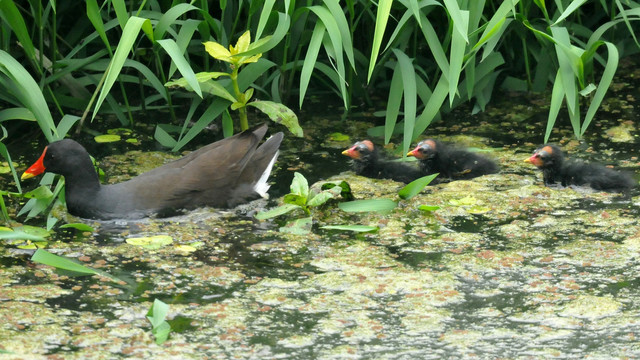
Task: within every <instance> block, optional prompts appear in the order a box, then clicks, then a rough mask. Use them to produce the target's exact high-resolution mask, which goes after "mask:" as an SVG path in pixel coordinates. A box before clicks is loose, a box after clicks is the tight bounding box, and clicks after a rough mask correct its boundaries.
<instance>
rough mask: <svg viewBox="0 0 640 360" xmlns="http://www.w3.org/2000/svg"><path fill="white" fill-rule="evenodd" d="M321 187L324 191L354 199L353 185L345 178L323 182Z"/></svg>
mask: <svg viewBox="0 0 640 360" xmlns="http://www.w3.org/2000/svg"><path fill="white" fill-rule="evenodd" d="M320 189H322V190H324V191H330V192H331V193H333V194H334V195H335V196H337V195H340V196H342V198H343V199H345V200H347V201H351V200H353V199H354V197H353V193H352V192H351V185H349V183H348V182H346V181H344V180H342V181H335V182H327V183H324V184H322V186H321V187H320Z"/></svg>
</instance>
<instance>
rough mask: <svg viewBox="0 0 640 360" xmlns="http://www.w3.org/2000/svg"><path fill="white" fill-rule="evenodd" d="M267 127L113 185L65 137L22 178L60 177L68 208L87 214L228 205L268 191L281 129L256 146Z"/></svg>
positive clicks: (134, 214) (121, 215)
mask: <svg viewBox="0 0 640 360" xmlns="http://www.w3.org/2000/svg"><path fill="white" fill-rule="evenodd" d="M266 131H267V126H266V125H262V126H259V127H256V128H253V129H249V130H246V131H243V132H241V133H239V134H237V135H235V136H232V137H229V138H226V139H223V140H220V141H217V142H214V143H212V144H209V145H207V146H204V147H202V148H200V149H198V150H196V151H193V152H191V153H190V154H188V155H186V156H185V157H183V158H180V159H178V160H174V161H172V162H170V163H167V164H165V165H163V166H161V167H158V168H155V169H153V170H150V171H148V172H146V173H144V174H141V175H139V176H137V177H135V178H133V179H131V180H128V181H125V182H121V183H118V184H113V185H101V184H100V181H99V180H98V174H97V173H96V171H95V169H94V167H93V164H92V162H91V159H90V157H89V153H87V151H86V150H85V148H84V147H82V145H80V144H78V143H77V142H75V141H74V140H71V139H64V140H60V141H56V142H53V143H51V144H49V146H47V147H45V149H44V152H43V153H42V155H41V156H40V158H39V159H38V161H36V163H34V164H33V165H31V167H29V168H28V169H27V170H26V171H25V172H24V174H23V175H22V179H23V180H24V179H28V178H31V177H33V176H36V175H39V174H41V173H43V172H44V171H50V172H53V173H55V174H60V175H62V176H64V178H65V187H66V188H65V197H66V203H67V209H68V211H69V213H71V214H73V215H76V216H79V217H83V218H90V219H101V220H109V219H136V218H143V217H147V216H150V215H153V214H157V215H158V216H166V215H171V214H174V213H176V212H177V211H178V210H181V209H193V208H197V207H202V206H212V207H231V206H235V205H237V204H239V203H243V202H246V201H248V200H251V199H253V198H257V197H258V196H263V197H265V196H266V195H267V190H268V189H269V185H268V184H267V178H268V177H269V174H270V173H271V168H272V167H273V164H274V163H275V161H276V158H277V157H278V148H279V146H280V142H281V141H282V137H283V134H282V133H281V132H279V133H277V134H275V135H273V136H272V137H270V138H269V139H267V140H266V141H265V142H264V143H263V144H262V145H260V146H258V143H259V142H260V140H261V139H262V138H263V137H264V135H265V133H266Z"/></svg>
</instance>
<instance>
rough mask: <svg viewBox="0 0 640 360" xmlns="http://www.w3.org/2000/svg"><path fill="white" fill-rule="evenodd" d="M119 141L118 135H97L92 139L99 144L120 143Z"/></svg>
mask: <svg viewBox="0 0 640 360" xmlns="http://www.w3.org/2000/svg"><path fill="white" fill-rule="evenodd" d="M120 139H121V137H120V135H115V134H107V135H98V136H94V137H93V140H94V141H95V142H97V143H99V144H101V143H110V142H117V141H120Z"/></svg>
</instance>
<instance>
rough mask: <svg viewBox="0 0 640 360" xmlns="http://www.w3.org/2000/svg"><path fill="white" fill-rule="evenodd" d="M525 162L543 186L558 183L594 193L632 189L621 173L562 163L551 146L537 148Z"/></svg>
mask: <svg viewBox="0 0 640 360" xmlns="http://www.w3.org/2000/svg"><path fill="white" fill-rule="evenodd" d="M525 162H528V163H532V164H533V165H535V166H537V167H538V168H539V169H540V170H542V178H543V181H544V184H545V185H547V186H549V185H553V184H555V183H560V184H561V185H562V186H569V185H577V186H583V185H587V186H590V187H591V188H593V189H596V190H602V191H609V192H624V191H628V190H629V189H631V188H632V187H633V186H635V181H634V180H633V178H632V177H631V176H630V175H629V174H627V173H624V172H619V171H615V170H613V169H610V168H608V167H605V166H602V165H600V164H589V163H585V162H582V161H574V160H565V158H564V153H563V152H562V149H560V148H559V147H558V146H556V145H554V144H544V145H542V146H540V147H539V148H537V149H536V150H535V151H534V152H533V155H531V157H530V158H528V159H526V160H525Z"/></svg>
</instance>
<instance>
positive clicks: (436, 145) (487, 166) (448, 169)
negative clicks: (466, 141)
mask: <svg viewBox="0 0 640 360" xmlns="http://www.w3.org/2000/svg"><path fill="white" fill-rule="evenodd" d="M407 156H415V157H416V158H417V159H418V160H420V169H421V170H422V171H423V173H424V175H429V174H433V173H440V176H442V177H445V178H450V179H454V180H460V179H472V178H474V177H478V176H482V175H487V174H494V173H497V172H498V165H496V163H495V162H493V160H491V159H488V158H486V157H484V156H481V155H478V154H475V153H472V152H469V151H467V150H462V149H458V148H455V147H452V146H450V145H448V144H445V143H443V142H440V141H437V140H434V139H427V140H423V141H421V142H419V143H418V145H417V146H416V147H415V149H413V150H411V151H410V152H409V153H408V154H407Z"/></svg>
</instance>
